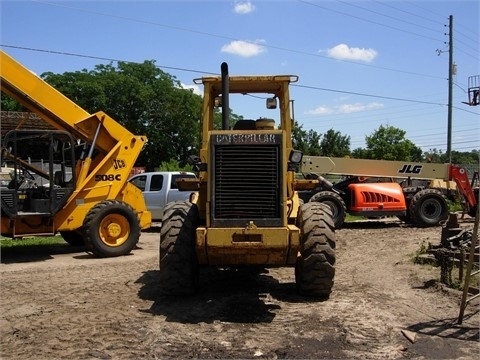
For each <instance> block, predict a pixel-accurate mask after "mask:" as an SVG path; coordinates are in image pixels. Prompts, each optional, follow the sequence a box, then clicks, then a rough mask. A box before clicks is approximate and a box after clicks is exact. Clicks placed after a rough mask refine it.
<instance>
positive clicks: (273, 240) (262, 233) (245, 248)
mask: <svg viewBox="0 0 480 360" xmlns="http://www.w3.org/2000/svg"><path fill="white" fill-rule="evenodd" d="M199 230H200V229H199ZM199 230H197V253H198V251H199V250H200V248H201V244H202V243H203V244H204V248H205V250H206V258H207V259H205V258H203V256H198V259H199V262H200V263H202V260H207V262H208V264H210V265H225V266H227V265H247V264H257V265H265V266H268V265H270V266H275V265H287V264H288V254H289V248H290V231H291V229H290V228H288V227H282V228H253V229H248V228H209V229H205V228H203V229H202V231H199ZM202 250H203V249H202Z"/></svg>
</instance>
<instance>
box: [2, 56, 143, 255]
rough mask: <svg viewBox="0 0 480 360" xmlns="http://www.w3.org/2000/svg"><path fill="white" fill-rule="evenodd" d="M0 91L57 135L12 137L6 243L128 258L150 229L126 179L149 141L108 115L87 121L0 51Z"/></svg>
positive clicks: (5, 151)
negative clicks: (25, 241)
mask: <svg viewBox="0 0 480 360" xmlns="http://www.w3.org/2000/svg"><path fill="white" fill-rule="evenodd" d="M0 64H1V67H0V75H1V90H2V92H4V93H5V94H7V95H8V96H10V97H11V98H13V99H15V100H16V101H18V102H19V103H20V104H22V105H23V106H25V107H26V108H28V109H29V110H30V111H32V112H34V113H36V114H37V115H39V116H40V117H41V118H42V119H43V120H44V121H45V122H47V123H49V124H50V125H52V126H53V127H54V128H55V129H54V130H12V131H10V132H9V133H7V134H6V135H5V137H4V139H2V159H1V160H2V164H3V163H7V164H8V166H9V167H11V168H12V169H13V171H12V172H11V173H10V176H11V181H10V182H9V183H8V184H7V185H6V186H3V185H2V188H1V213H2V218H1V233H2V235H3V236H9V237H12V238H21V237H25V236H46V235H54V234H56V233H57V232H60V234H61V235H62V236H63V238H64V239H65V240H66V241H67V242H68V243H70V244H72V245H80V244H83V243H85V245H86V246H87V249H88V250H89V251H91V252H93V253H94V254H95V255H97V256H101V257H111V256H118V255H123V254H127V253H129V252H130V251H131V250H132V249H133V248H134V247H135V246H136V244H137V242H138V239H139V237H140V231H141V229H145V228H148V227H149V226H150V225H151V215H150V212H148V211H147V208H146V205H145V201H144V199H143V195H142V193H141V191H140V190H139V189H138V188H136V187H135V186H134V185H132V184H130V183H129V182H128V177H129V173H130V171H131V169H132V167H133V166H134V163H135V161H136V159H137V157H138V155H139V154H140V152H141V150H142V148H143V146H144V144H145V142H146V141H147V138H146V137H145V136H138V135H134V134H132V133H130V132H129V131H128V130H127V129H125V128H124V127H123V126H122V125H120V124H119V123H118V122H116V121H115V120H113V119H112V118H110V117H109V116H108V115H107V114H105V113H103V112H97V113H95V114H89V113H88V112H87V111H85V110H84V109H82V108H81V107H80V106H78V105H77V104H75V103H74V102H72V101H71V100H70V99H68V98H67V97H65V96H64V95H63V94H61V93H60V92H58V91H57V90H55V89H54V88H53V87H51V86H50V85H49V84H47V83H46V82H45V81H43V80H42V79H41V78H39V77H38V76H36V75H35V74H34V73H33V72H31V71H30V70H28V69H27V68H25V67H24V66H22V65H21V64H20V63H18V62H17V61H15V60H14V59H13V58H11V57H10V56H9V55H7V54H6V53H5V52H3V51H0Z"/></svg>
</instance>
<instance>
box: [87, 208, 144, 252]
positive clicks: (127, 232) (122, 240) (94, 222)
mask: <svg viewBox="0 0 480 360" xmlns="http://www.w3.org/2000/svg"><path fill="white" fill-rule="evenodd" d="M83 228H84V230H85V245H86V246H87V248H88V250H90V251H91V252H93V253H94V254H95V255H96V256H98V257H114V256H120V255H125V254H128V253H130V252H131V251H132V250H133V248H134V247H135V246H136V245H137V243H138V239H139V238H140V220H139V219H138V216H137V214H136V213H135V210H134V209H133V208H132V207H131V206H130V205H128V204H126V203H124V202H122V201H117V200H105V201H102V202H100V203H98V204H97V205H95V206H94V207H93V208H91V209H90V211H89V212H88V215H87V216H86V218H85V220H84V222H83Z"/></svg>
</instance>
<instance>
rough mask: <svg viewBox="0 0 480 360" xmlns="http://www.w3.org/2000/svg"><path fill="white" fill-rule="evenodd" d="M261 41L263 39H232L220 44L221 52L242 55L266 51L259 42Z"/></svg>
mask: <svg viewBox="0 0 480 360" xmlns="http://www.w3.org/2000/svg"><path fill="white" fill-rule="evenodd" d="M263 42H264V41H263V40H256V41H255V42H247V41H242V40H234V41H232V42H230V43H229V44H227V45H224V46H222V52H226V53H229V54H234V55H239V56H242V57H251V56H256V55H259V54H261V53H263V52H265V51H266V49H265V47H264V46H262V45H261V44H260V43H263Z"/></svg>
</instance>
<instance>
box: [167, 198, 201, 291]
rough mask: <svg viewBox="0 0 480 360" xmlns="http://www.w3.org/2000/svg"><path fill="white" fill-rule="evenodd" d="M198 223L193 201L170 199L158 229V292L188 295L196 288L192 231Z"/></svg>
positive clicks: (196, 275)
mask: <svg viewBox="0 0 480 360" xmlns="http://www.w3.org/2000/svg"><path fill="white" fill-rule="evenodd" d="M198 223H199V212H198V208H197V205H196V204H192V203H191V202H189V201H173V202H170V203H168V204H167V206H165V210H164V214H163V219H162V228H161V231H160V276H159V281H160V292H161V293H162V294H163V295H174V296H178V295H190V294H193V293H195V292H196V290H197V288H198V261H197V257H196V254H195V230H196V228H197V226H198Z"/></svg>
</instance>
